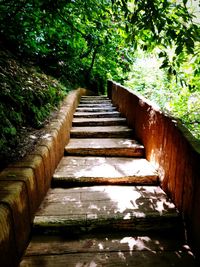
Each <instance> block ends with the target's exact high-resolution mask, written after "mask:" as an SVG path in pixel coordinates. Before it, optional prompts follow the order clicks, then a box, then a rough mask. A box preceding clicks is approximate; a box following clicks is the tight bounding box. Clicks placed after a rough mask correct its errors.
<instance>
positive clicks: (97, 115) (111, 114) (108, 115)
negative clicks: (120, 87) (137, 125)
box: [74, 111, 121, 118]
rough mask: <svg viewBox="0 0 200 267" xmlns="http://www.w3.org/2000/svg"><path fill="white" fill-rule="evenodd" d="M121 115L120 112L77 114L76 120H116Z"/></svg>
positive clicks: (75, 114) (75, 115)
mask: <svg viewBox="0 0 200 267" xmlns="http://www.w3.org/2000/svg"><path fill="white" fill-rule="evenodd" d="M120 116H121V114H120V113H119V112H118V111H112V112H95V113H93V112H75V113H74V118H116V117H120Z"/></svg>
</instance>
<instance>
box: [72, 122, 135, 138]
mask: <svg viewBox="0 0 200 267" xmlns="http://www.w3.org/2000/svg"><path fill="white" fill-rule="evenodd" d="M70 136H71V138H89V137H90V138H130V137H133V130H132V129H130V128H128V127H127V126H121V125H117V126H101V127H98V126H96V127H93V126H81V127H72V129H71V131H70Z"/></svg>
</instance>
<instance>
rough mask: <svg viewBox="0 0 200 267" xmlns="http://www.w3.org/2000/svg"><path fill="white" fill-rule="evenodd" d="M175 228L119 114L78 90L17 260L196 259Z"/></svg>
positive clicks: (176, 219)
mask: <svg viewBox="0 0 200 267" xmlns="http://www.w3.org/2000/svg"><path fill="white" fill-rule="evenodd" d="M182 230H183V227H182V223H181V218H180V216H179V213H178V211H177V210H176V207H175V206H174V204H173V203H172V202H171V200H170V199H169V198H168V197H167V195H166V194H165V193H164V191H163V190H162V189H161V187H160V186H159V177H158V173H157V172H156V170H155V169H154V167H153V166H151V164H150V163H149V162H148V161H147V160H146V159H145V151H144V147H143V146H142V145H141V144H140V143H139V142H138V141H137V140H135V139H134V130H133V129H130V128H129V127H128V126H127V125H126V119H125V118H123V117H121V114H120V113H119V112H118V111H117V110H116V108H115V107H113V105H112V103H111V101H110V100H109V99H108V98H107V97H105V96H85V97H82V98H81V101H80V104H79V106H78V108H77V110H76V112H75V114H74V120H73V126H72V129H71V139H70V142H69V143H68V145H67V146H66V147H65V152H64V157H63V158H62V160H61V161H60V163H59V165H58V167H57V169H56V171H55V174H54V176H53V179H52V188H51V189H50V190H49V192H48V194H47V195H46V198H45V199H44V201H43V203H42V204H41V206H40V208H39V210H38V212H37V214H36V216H35V219H34V224H33V238H32V242H31V243H30V245H29V247H28V249H27V251H26V254H25V257H24V259H23V260H22V262H21V265H20V266H21V267H24V266H48V267H50V266H59V267H60V266H77V267H78V266H91V267H93V266H139V267H140V266H195V264H194V262H193V260H192V257H190V256H189V253H188V248H187V247H186V246H185V243H184V238H183V236H182V234H183V232H182ZM177 253H179V254H177Z"/></svg>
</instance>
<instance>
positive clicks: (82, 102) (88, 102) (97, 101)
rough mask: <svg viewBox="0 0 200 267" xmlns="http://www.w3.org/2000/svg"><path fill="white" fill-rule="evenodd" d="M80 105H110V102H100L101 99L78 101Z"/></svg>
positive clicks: (106, 100)
mask: <svg viewBox="0 0 200 267" xmlns="http://www.w3.org/2000/svg"><path fill="white" fill-rule="evenodd" d="M80 104H102V105H103V104H110V105H111V104H112V102H111V100H108V99H105V100H101V99H96V100H95V99H88V100H85V99H83V100H80Z"/></svg>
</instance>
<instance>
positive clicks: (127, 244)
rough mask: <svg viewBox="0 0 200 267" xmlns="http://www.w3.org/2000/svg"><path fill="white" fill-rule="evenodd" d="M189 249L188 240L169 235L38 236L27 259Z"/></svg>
mask: <svg viewBox="0 0 200 267" xmlns="http://www.w3.org/2000/svg"><path fill="white" fill-rule="evenodd" d="M186 248H187V249H188V252H189V248H188V247H186V245H185V242H184V240H180V239H177V238H176V236H173V237H171V238H170V237H168V236H165V235H164V236H162V235H159V236H158V235H152V234H151V235H133V234H128V233H127V232H124V233H123V232H122V233H101V234H100V233H97V234H87V235H81V236H78V237H77V236H74V237H70V238H69V237H67V236H64V235H48V236H47V235H35V236H33V237H32V240H31V242H30V244H29V246H28V248H27V250H26V253H25V256H26V257H28V256H39V255H52V254H57V255H58V254H64V253H68V254H70V253H98V252H116V251H122V252H128V251H129V252H130V253H132V252H134V251H154V252H157V251H164V250H168V251H182V250H185V251H186V250H187V249H186Z"/></svg>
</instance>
